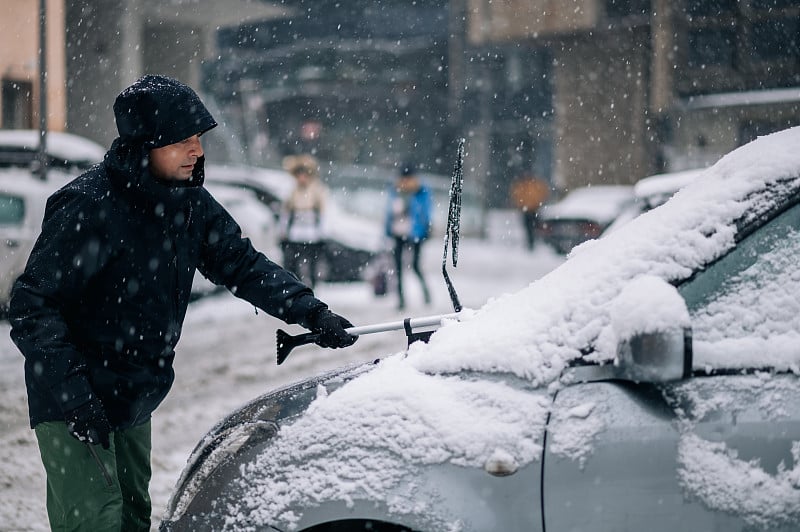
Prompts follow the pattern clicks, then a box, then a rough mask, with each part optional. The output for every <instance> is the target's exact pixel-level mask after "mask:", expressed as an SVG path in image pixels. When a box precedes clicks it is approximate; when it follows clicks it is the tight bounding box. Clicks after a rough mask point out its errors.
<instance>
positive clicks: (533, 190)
mask: <svg viewBox="0 0 800 532" xmlns="http://www.w3.org/2000/svg"><path fill="white" fill-rule="evenodd" d="M549 196H550V187H549V186H548V184H547V182H546V181H544V180H542V179H539V178H538V177H535V176H532V175H528V174H525V175H522V176H520V177H519V178H517V179H515V180H514V182H513V183H512V184H511V205H512V206H513V207H514V208H515V209H518V210H519V211H520V215H521V221H522V229H523V231H524V232H525V244H526V245H527V248H528V249H530V250H532V249H533V247H534V245H535V243H536V217H537V215H538V213H539V208H541V206H542V205H543V204H544V202H546V201H547V198H548V197H549Z"/></svg>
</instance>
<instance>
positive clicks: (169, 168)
mask: <svg viewBox="0 0 800 532" xmlns="http://www.w3.org/2000/svg"><path fill="white" fill-rule="evenodd" d="M202 156H203V146H202V145H201V144H200V135H192V136H191V137H189V138H188V139H184V140H182V141H180V142H176V143H175V144H169V145H167V146H164V147H162V148H153V149H152V150H150V171H151V172H152V174H153V175H154V176H156V177H158V178H160V179H167V180H173V181H187V180H188V179H190V178H191V177H192V171H193V170H194V165H195V164H196V163H197V159H198V158H200V157H202Z"/></svg>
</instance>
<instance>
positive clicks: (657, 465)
mask: <svg viewBox="0 0 800 532" xmlns="http://www.w3.org/2000/svg"><path fill="white" fill-rule="evenodd" d="M799 144H800V127H799V128H792V129H788V130H785V131H782V132H779V133H775V134H772V135H768V136H765V137H761V138H759V139H757V140H755V141H753V142H751V143H749V144H747V145H745V146H742V147H740V148H738V149H736V150H734V151H733V152H731V153H730V154H728V155H727V156H725V157H723V158H722V159H721V160H720V161H719V162H717V163H716V164H715V165H714V166H712V167H710V168H709V169H708V170H706V171H704V172H703V173H702V175H701V176H699V177H698V178H697V179H695V180H694V181H693V182H692V183H690V184H688V185H687V186H685V187H684V188H682V189H681V190H679V191H678V192H677V193H676V194H675V195H674V196H673V197H672V198H671V199H670V200H668V201H667V202H666V203H664V204H663V205H661V206H660V207H657V208H655V209H652V210H650V211H648V212H646V213H643V214H642V215H640V216H638V217H637V218H635V219H634V220H631V221H630V222H629V223H627V224H625V225H624V226H623V227H620V228H619V230H617V231H615V232H614V233H611V234H609V235H607V236H605V237H603V238H601V239H597V240H594V241H591V242H587V243H584V244H582V245H581V246H579V247H578V248H576V249H575V250H574V251H573V252H572V253H570V255H569V256H568V257H567V258H566V260H565V261H564V262H563V263H562V264H561V265H560V266H558V267H557V268H555V269H554V270H552V271H551V272H550V273H548V274H547V275H545V276H544V277H541V278H540V279H538V280H535V281H534V282H532V283H531V284H530V285H529V286H528V287H526V288H524V289H522V290H520V291H519V292H516V293H512V294H506V295H503V296H500V297H498V298H495V299H491V300H490V301H489V302H488V303H486V304H485V305H484V306H483V307H481V308H479V309H477V310H473V309H462V310H460V311H459V312H458V313H456V314H455V315H449V316H448V317H443V318H442V319H441V324H440V326H439V327H438V328H437V329H436V331H435V332H433V334H432V335H430V338H429V340H428V341H427V343H426V342H424V341H417V342H413V343H410V345H409V346H408V347H407V349H402V350H398V351H397V352H396V353H394V354H387V353H376V355H377V356H376V357H374V358H373V359H372V360H371V361H369V362H366V363H364V364H361V365H355V366H348V367H344V368H341V369H338V370H334V371H332V372H329V373H326V374H322V375H316V376H313V377H310V378H308V379H306V380H304V381H301V382H299V383H296V384H293V385H290V386H287V387H285V388H282V389H279V390H276V391H272V392H269V393H266V394H264V395H263V396H261V397H258V398H256V399H254V400H253V401H252V402H250V403H248V404H247V405H245V406H243V407H242V408H240V409H238V410H236V411H235V412H233V413H232V414H231V415H230V416H228V417H226V418H224V419H223V420H221V421H220V422H219V423H218V424H217V425H216V426H215V427H214V428H212V429H211V431H210V432H209V433H208V434H207V435H206V436H205V437H204V438H202V440H201V441H200V442H199V443H198V445H197V447H196V448H195V450H194V452H193V453H192V455H191V456H190V457H189V460H188V463H187V466H186V468H185V469H184V471H183V473H182V475H181V477H180V479H179V481H178V484H177V486H176V489H175V491H174V493H173V494H172V498H171V500H170V502H169V505H168V510H167V512H166V515H165V517H164V520H163V521H162V522H161V525H160V527H161V530H162V531H183V530H286V531H289V530H291V531H302V532H321V531H341V530H372V531H379V532H388V531H400V530H418V531H434V530H435V531H440V530H451V531H455V530H457V531H460V532H476V531H494V530H504V531H526V532H527V531H544V530H547V531H548V532H553V531H571V530H592V531H599V532H605V531H622V532H624V531H641V530H648V531H654V532H666V531H675V530H726V531H753V530H774V531H790V530H794V531H796V530H798V529H800V349H798V348H797V346H798V345H800V275H798V274H797V267H796V263H797V256H798V255H800V150H797V149H796V147H797V146H798V145H799ZM465 186H468V185H465ZM487 282H488V281H487ZM412 322H413V320H410V321H409V322H408V324H409V327H411V323H412ZM298 356H299V355H298ZM291 360H292V359H291V358H290V359H289V360H288V361H287V363H291Z"/></svg>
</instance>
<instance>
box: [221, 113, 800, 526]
mask: <svg viewBox="0 0 800 532" xmlns="http://www.w3.org/2000/svg"><path fill="white" fill-rule="evenodd" d="M798 144H800V128H793V129H790V130H786V131H784V132H780V133H776V134H773V135H770V136H767V137H762V138H759V139H757V140H756V141H754V142H752V143H750V144H748V145H746V146H743V147H741V148H739V149H737V150H735V151H734V152H732V153H730V154H729V155H727V156H726V157H724V158H722V159H721V160H720V161H719V162H718V163H717V164H715V165H714V166H713V167H711V168H709V169H708V170H706V171H705V172H703V175H702V176H701V177H699V178H698V179H697V180H695V181H694V182H693V183H691V184H690V185H688V186H686V187H685V188H683V189H682V190H680V191H679V192H678V193H677V194H675V196H674V197H673V198H672V199H671V200H670V201H668V202H667V203H666V204H664V205H663V206H661V207H659V208H657V209H654V210H652V211H650V212H648V213H645V214H643V215H642V216H640V217H638V218H636V219H635V220H632V221H631V222H630V223H628V224H627V225H625V226H623V227H621V228H620V229H619V230H618V231H617V232H615V233H613V234H611V235H609V236H608V237H606V238H603V239H600V240H596V241H591V242H588V243H586V244H582V245H581V246H579V247H578V248H576V250H575V251H574V252H573V254H572V255H571V256H570V257H569V259H568V260H567V261H565V262H564V263H563V264H562V265H561V266H560V267H558V268H557V269H555V270H553V271H552V272H551V273H550V274H548V275H546V276H545V277H542V278H541V279H539V280H537V281H535V282H533V283H532V284H531V285H529V286H528V287H527V288H525V289H523V290H521V291H519V292H517V293H514V294H507V295H502V296H500V297H498V298H497V299H495V300H492V301H490V302H489V303H487V304H486V305H485V306H484V307H482V308H481V309H479V310H477V311H474V312H472V311H464V316H463V319H462V320H461V321H458V322H456V321H452V322H448V323H446V324H445V325H444V326H443V327H441V328H440V329H439V330H438V331H437V332H436V333H435V334H434V335H433V336H432V337H431V340H430V342H429V343H428V344H424V343H419V342H418V343H415V344H412V346H411V347H410V348H409V350H408V353H407V356H404V355H403V354H402V353H400V354H397V355H395V356H392V357H388V358H386V359H384V360H383V361H382V362H381V363H380V364H378V365H377V366H376V367H375V369H374V370H372V371H370V372H368V373H366V374H363V375H360V376H359V377H357V378H355V379H354V380H353V381H350V382H348V383H346V384H345V385H343V386H342V387H341V388H339V389H337V390H335V391H333V392H331V393H330V394H328V392H327V390H326V389H325V388H324V387H322V386H320V387H319V389H318V394H317V399H316V400H315V401H314V402H313V403H312V404H311V406H310V407H309V409H308V410H307V411H306V412H305V413H304V415H302V416H300V417H298V418H297V419H296V421H294V422H292V423H287V424H285V425H283V426H281V429H280V432H279V433H278V435H277V436H276V437H275V438H274V439H273V441H272V442H271V444H270V445H269V446H267V447H266V448H265V449H264V450H263V451H262V452H261V454H259V455H258V456H257V457H255V458H254V459H253V460H252V461H251V462H250V463H248V464H245V465H243V466H242V468H241V473H242V477H241V479H240V480H239V481H238V482H239V487H240V488H241V492H239V493H237V496H236V499H235V500H231V501H228V502H229V506H228V508H229V509H230V510H231V511H233V512H234V517H233V518H232V519H231V521H230V525H231V526H232V527H233V528H235V527H236V526H237V525H244V524H246V525H248V526H252V525H253V524H254V523H275V522H276V521H277V522H281V523H284V524H286V525H287V527H288V528H291V527H292V526H294V525H296V524H297V523H298V522H299V519H300V518H301V515H299V514H298V513H297V511H296V510H297V509H298V508H301V507H306V506H313V505H314V504H317V503H318V502H319V501H320V500H343V501H349V500H351V498H352V497H354V496H359V497H364V496H366V497H369V498H374V499H376V500H381V501H382V502H383V503H384V504H386V505H387V506H388V507H389V509H390V510H393V511H397V512H404V511H411V509H410V508H408V507H407V506H405V505H406V504H409V503H407V502H404V501H408V500H410V498H409V497H403V494H402V493H398V492H394V494H393V493H392V489H400V488H399V487H400V486H401V485H403V483H404V482H405V483H406V484H405V485H407V486H408V487H407V488H405V489H413V487H414V486H415V485H417V483H418V482H419V480H418V479H417V478H411V477H412V476H413V475H414V471H415V469H414V465H415V464H418V465H422V464H442V463H451V464H455V465H462V466H473V467H483V465H484V464H485V463H487V461H490V460H492V459H496V458H500V459H503V460H505V461H509V460H510V461H511V462H513V463H515V464H517V465H519V466H520V467H521V466H524V465H525V464H527V463H530V462H532V461H535V460H537V459H538V457H539V456H540V454H541V450H542V441H541V435H542V433H543V427H544V425H545V423H546V416H547V412H548V408H549V402H548V401H547V400H545V397H546V396H545V394H537V393H534V391H532V390H527V391H526V390H523V389H521V388H520V387H519V386H513V385H512V384H510V383H511V382H513V377H512V375H516V376H518V377H521V378H522V379H525V380H526V381H527V382H529V383H530V385H532V386H538V387H547V386H558V385H559V384H558V379H559V377H560V376H561V374H562V371H563V370H564V369H565V368H566V367H567V366H568V365H569V363H570V361H572V360H574V359H577V358H579V357H581V356H582V349H584V348H585V347H586V346H588V345H593V346H594V348H595V352H594V354H593V355H592V356H593V357H594V358H596V359H599V360H611V359H613V358H614V356H615V355H616V352H615V348H616V345H617V342H616V338H617V334H618V333H617V332H615V331H614V330H613V320H612V319H611V316H610V315H611V309H612V307H613V306H614V304H615V302H617V301H618V297H619V296H620V294H622V293H623V291H624V288H625V287H626V286H628V285H629V284H630V283H631V282H632V281H633V280H636V279H640V278H641V277H642V276H648V277H659V278H661V279H664V280H668V281H672V280H677V279H682V278H685V277H686V276H688V275H689V274H690V273H691V272H692V271H693V270H694V269H695V268H698V267H700V266H702V265H705V264H707V263H709V262H710V261H712V260H713V259H715V258H717V257H719V256H720V255H721V254H723V253H724V252H725V251H726V250H728V249H730V248H731V247H732V246H733V245H734V236H735V232H736V228H735V221H736V220H737V219H739V218H741V217H742V215H743V214H745V213H747V212H754V213H758V212H763V211H764V209H765V208H767V207H768V204H769V203H770V201H774V199H770V198H771V197H772V196H770V193H769V192H770V190H772V191H774V190H776V189H781V190H783V191H784V193H787V194H788V193H791V192H794V191H796V190H797V188H798V187H800V150H797V149H796V146H798ZM787 179H788V182H787V181H786V180H787ZM781 187H783V188H781ZM465 260H466V259H465ZM663 292H664V293H669V291H668V290H665V291H663ZM652 297H654V298H657V297H665V296H663V295H662V296H652ZM654 303H655V307H658V306H659V305H658V303H659V301H654ZM663 316H664V317H665V319H670V314H669V313H664V314H663ZM667 325H671V324H667ZM796 351H797V350H794V354H793V355H792V356H794V357H795V358H796V357H798V356H800V355H798V354H797V352H796ZM758 353H759V351H758V350H754V351H753V353H752V354H751V356H754V357H757V356H758ZM752 362H754V365H755V366H756V367H757V366H759V365H760V361H757V360H753V361H752ZM794 364H795V367H796V364H797V360H795V361H794ZM475 372H489V373H495V374H497V377H498V378H496V379H480V378H476V377H475V375H476V373H475ZM590 405H591V404H590ZM585 430H589V431H591V430H599V429H597V428H596V427H595V428H592V427H588V428H586V429H585ZM583 436H586V435H583ZM575 438H576V439H575V441H576V445H575V446H574V447H573V448H572V449H571V450H567V451H565V453H566V456H569V457H572V458H575V457H576V456H580V455H581V454H582V453H585V452H586V448H585V447H586V446H587V445H590V442H591V437H581V435H576V436H575ZM581 442H584V443H581ZM570 453H572V454H573V455H574V456H573V455H570ZM297 464H302V467H301V468H298V467H294V466H295V465H297ZM240 494H241V496H240ZM417 504H418V505H419V504H425V503H424V502H419V501H418V502H417ZM237 510H238V513H237ZM414 510H415V511H416V513H418V514H419V513H425V515H427V516H429V518H430V519H431V520H436V519H439V520H440V521H438V522H435V523H433V524H432V525H431V527H430V528H431V529H439V530H445V529H448V528H449V527H451V526H454V523H452V522H448V521H447V519H448V517H447V516H440V515H438V514H437V507H436V504H435V501H432V502H430V503H429V504H428V505H427V506H426V507H425V508H423V509H420V508H418V507H417V508H414ZM450 519H452V517H450Z"/></svg>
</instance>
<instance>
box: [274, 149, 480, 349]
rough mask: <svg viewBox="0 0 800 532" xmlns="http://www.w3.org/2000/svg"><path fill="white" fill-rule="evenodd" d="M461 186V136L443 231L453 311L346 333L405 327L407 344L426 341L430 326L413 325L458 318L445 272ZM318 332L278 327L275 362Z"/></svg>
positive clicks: (456, 223)
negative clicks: (298, 332)
mask: <svg viewBox="0 0 800 532" xmlns="http://www.w3.org/2000/svg"><path fill="white" fill-rule="evenodd" d="M463 187H464V139H460V140H459V142H458V153H457V156H456V164H455V166H454V167H453V175H452V178H451V180H450V205H449V207H448V211H447V227H446V228H445V231H444V253H443V255H442V275H443V276H444V282H445V284H446V285H447V292H448V294H449V295H450V301H451V302H452V303H453V310H455V313H454V314H442V315H439V316H427V317H423V318H406V319H404V320H403V321H394V322H389V323H378V324H375V325H364V326H361V327H348V328H347V329H345V332H346V333H347V334H351V335H353V336H360V335H362V334H371V333H377V332H386V331H398V330H400V329H405V331H406V337H407V338H408V343H409V345H410V344H411V343H412V342H416V341H417V340H422V341H423V342H427V341H428V338H430V336H431V334H433V331H432V330H428V331H422V332H414V329H415V328H419V327H438V326H440V325H441V324H442V321H444V320H448V319H455V320H458V317H459V313H460V312H461V310H462V308H463V307H462V306H461V302H460V301H459V300H458V294H456V289H455V287H454V286H453V283H452V282H451V281H450V276H449V275H447V248H448V243H452V248H453V267H454V268H455V267H456V265H457V263H458V242H459V234H460V233H461V191H462V189H463ZM319 336H320V335H319V333H316V332H308V333H302V334H297V335H294V336H293V335H291V334H289V333H287V332H286V331H283V330H281V329H278V333H277V343H278V365H281V364H283V361H284V360H286V357H288V356H289V353H291V352H292V349H294V348H295V347H298V346H301V345H306V344H313V343H316V342H317V340H319Z"/></svg>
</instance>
